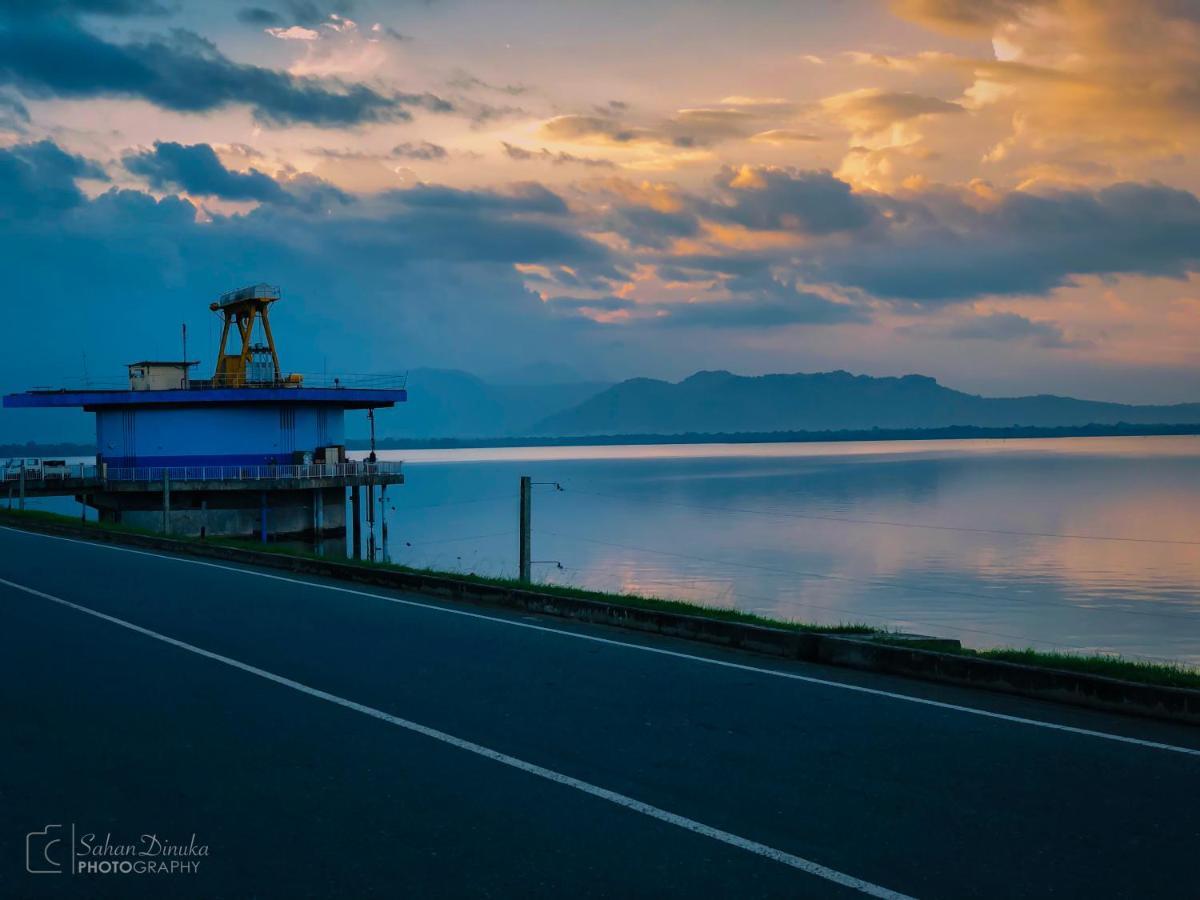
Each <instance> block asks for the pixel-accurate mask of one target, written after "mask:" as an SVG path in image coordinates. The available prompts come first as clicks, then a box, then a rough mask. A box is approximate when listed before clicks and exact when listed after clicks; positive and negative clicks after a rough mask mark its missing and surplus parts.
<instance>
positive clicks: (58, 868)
mask: <svg viewBox="0 0 1200 900" xmlns="http://www.w3.org/2000/svg"><path fill="white" fill-rule="evenodd" d="M64 852H65V851H64V849H63V840H62V826H61V825H47V826H46V827H45V828H43V829H42V830H41V831H31V832H29V834H27V835H25V871H26V872H29V873H30V874H31V875H61V874H62V872H63V853H64Z"/></svg>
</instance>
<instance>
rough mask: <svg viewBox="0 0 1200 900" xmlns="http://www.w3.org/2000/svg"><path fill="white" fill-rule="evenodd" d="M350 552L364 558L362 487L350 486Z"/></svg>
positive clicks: (355, 556)
mask: <svg viewBox="0 0 1200 900" xmlns="http://www.w3.org/2000/svg"><path fill="white" fill-rule="evenodd" d="M350 554H351V555H352V556H353V557H354V558H355V559H362V487H361V486H360V485H357V484H356V485H354V486H353V487H352V488H350Z"/></svg>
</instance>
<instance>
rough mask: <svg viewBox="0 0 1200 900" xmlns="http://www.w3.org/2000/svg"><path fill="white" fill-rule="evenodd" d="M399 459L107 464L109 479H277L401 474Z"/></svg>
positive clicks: (107, 476)
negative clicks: (275, 463) (276, 463)
mask: <svg viewBox="0 0 1200 900" xmlns="http://www.w3.org/2000/svg"><path fill="white" fill-rule="evenodd" d="M401 465H402V464H401V463H399V462H376V463H369V462H348V463H328V464H324V463H313V464H311V465H298V466H136V467H127V466H108V467H107V473H106V479H107V480H108V481H162V480H163V476H164V474H165V475H166V477H167V478H168V479H170V480H171V481H274V480H279V479H302V478H342V477H347V476H355V475H398V474H400V471H401Z"/></svg>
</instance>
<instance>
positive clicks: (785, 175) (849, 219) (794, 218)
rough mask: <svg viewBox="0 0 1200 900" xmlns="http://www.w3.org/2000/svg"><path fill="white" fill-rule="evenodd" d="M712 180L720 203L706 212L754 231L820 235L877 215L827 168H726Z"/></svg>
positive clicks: (855, 225) (868, 221)
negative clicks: (819, 169) (806, 169)
mask: <svg viewBox="0 0 1200 900" xmlns="http://www.w3.org/2000/svg"><path fill="white" fill-rule="evenodd" d="M715 183H716V186H717V189H718V192H719V194H720V197H721V202H720V203H719V204H717V205H715V206H712V207H709V209H708V212H709V215H710V216H712V217H714V218H717V219H719V220H724V221H727V222H733V223H736V224H738V225H744V226H745V227H747V228H752V229H756V230H765V231H770V230H776V229H782V230H789V231H800V232H804V233H807V234H815V235H824V234H832V233H834V232H839V231H856V230H858V229H861V228H865V227H866V226H867V225H869V224H871V223H872V222H873V221H874V220H875V218H876V216H877V211H876V209H875V207H874V206H872V205H871V203H870V201H869V200H867V199H865V198H864V197H862V196H860V195H858V194H855V193H853V191H852V190H851V188H850V185H848V184H847V183H846V182H844V181H842V180H841V179H838V178H835V177H834V176H833V175H832V174H831V173H829V172H826V171H793V170H788V169H773V168H762V169H755V170H752V171H750V172H749V173H747V172H746V171H744V170H743V171H738V170H734V169H725V170H724V171H723V172H722V173H721V174H720V175H718V176H717V178H716V182H715Z"/></svg>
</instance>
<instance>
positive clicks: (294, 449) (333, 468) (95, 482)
mask: <svg viewBox="0 0 1200 900" xmlns="http://www.w3.org/2000/svg"><path fill="white" fill-rule="evenodd" d="M278 299H279V289H278V288H275V287H272V286H270V285H265V284H256V285H252V286H250V287H246V288H241V289H239V290H236V291H231V292H229V293H227V294H224V295H222V296H221V297H220V298H218V300H216V301H215V302H214V303H212V304H211V306H210V309H211V310H212V311H213V312H214V313H216V314H218V315H219V316H221V318H222V320H223V328H222V334H221V344H220V349H219V351H218V354H217V364H216V368H215V371H214V373H213V375H212V377H211V378H202V379H197V378H192V377H191V369H192V367H193V366H194V365H195V363H194V362H190V361H188V360H180V361H156V360H142V361H140V362H136V363H131V364H130V365H129V380H128V383H127V384H123V385H122V386H120V387H118V388H108V389H96V388H91V387H89V388H85V389H82V390H76V389H69V388H59V389H51V390H47V389H38V390H32V391H27V392H25V393H20V394H9V395H8V396H6V397H5V398H4V406H5V407H6V408H32V407H75V408H80V407H82V408H83V409H84V410H87V411H89V412H94V413H95V414H96V465H95V467H94V468H92V469H91V471H90V472H84V471H82V470H81V471H80V472H79V473H78V477H77V478H76V477H75V473H71V474H72V478H74V479H75V480H74V481H73V482H72V483H71V485H70V491H69V492H72V493H76V494H77V496H78V497H79V499H80V500H81V501H82V502H84V503H87V504H89V505H92V506H95V507H96V508H97V509H98V510H99V511H100V516H101V518H102V519H109V520H112V521H129V522H136V523H137V524H140V525H145V524H146V523H147V522H148V521H150V518H148V516H149V517H153V516H158V515H159V514H161V516H162V519H161V522H162V526H161V528H162V530H163V531H167V532H171V533H193V534H200V535H204V534H218V533H220V534H246V533H251V534H254V533H261V534H262V536H263V537H264V539H265V538H266V537H267V536H268V532H270V533H271V534H275V535H292V534H307V533H309V532H316V533H317V534H318V535H321V534H323V533H337V532H338V531H339V530H340V531H341V532H343V533H344V530H345V513H344V508H345V502H344V501H345V489H346V488H347V487H350V488H352V489H354V490H355V492H356V494H355V500H356V505H357V501H358V497H357V490H358V488H360V487H363V486H366V487H368V490H369V492H370V494H371V496H373V491H374V488H375V487H379V488H380V489H383V488H384V487H385V486H386V485H388V484H399V483H402V482H403V476H402V475H401V474H400V468H399V463H378V462H376V461H375V460H374V458H372V459H370V460H369V461H367V462H354V461H350V460H347V458H346V452H345V444H346V439H345V413H346V410H363V409H365V410H374V409H381V408H386V407H391V406H394V405H395V404H396V403H401V402H404V401H405V400H406V399H407V397H408V395H407V392H406V390H405V387H404V379H403V378H402V377H389V376H370V377H358V378H322V379H313V378H310V377H305V376H301V375H296V374H288V375H285V374H284V373H283V371H282V370H281V369H280V366H279V357H278V355H277V353H276V348H275V340H274V337H273V336H272V334H271V326H270V315H269V313H270V308H271V305H272V304H274V303H275V302H276V301H277V300H278ZM372 457H373V454H372ZM20 485H21V490H22V491H23V492H24V491H25V490H26V489H28V490H29V491H30V492H32V493H34V494H36V493H43V494H44V493H66V492H68V491H67V490H66V489H65V488H66V487H67V485H66V482H63V483H62V485H59V487H61V488H63V489H61V490H56V489H55V488H56V485H54V484H52V483H50V482H49V481H47V480H46V479H42V480H41V481H40V482H39V481H38V479H36V478H31V479H26V477H25V474H24V473H22V474H21V481H20ZM180 492H183V493H184V494H187V495H189V496H186V497H185V498H182V499H184V500H186V502H185V503H183V504H180V503H179V499H181V498H178V497H177V500H176V504H175V505H174V506H173V505H172V502H171V495H172V493H175V494H177V495H178V494H179V493H180ZM338 492H340V494H339V493H338ZM23 496H24V493H22V497H23ZM339 500H340V501H341V502H338V501H339ZM368 502H369V504H372V501H371V500H370V499H369V500H368ZM327 508H328V512H327V513H326V509H327ZM368 509H373V504H372V505H369V506H368ZM195 510H199V511H200V512H201V513H202V515H201V514H199V513H196V512H195ZM216 510H223V511H224V512H223V513H222V514H219V515H218V514H216V513H215V512H214V511H216ZM189 511H190V512H189ZM268 511H270V512H271V513H272V515H271V516H270V517H269V516H268ZM269 519H270V520H273V522H271V521H269ZM353 524H355V523H353V522H352V525H353Z"/></svg>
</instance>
